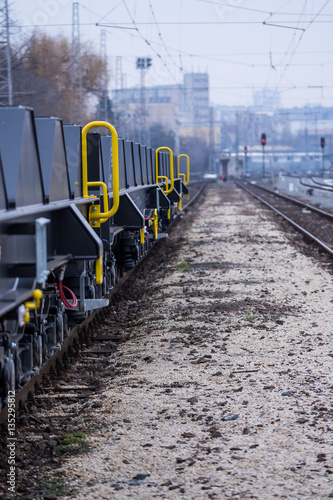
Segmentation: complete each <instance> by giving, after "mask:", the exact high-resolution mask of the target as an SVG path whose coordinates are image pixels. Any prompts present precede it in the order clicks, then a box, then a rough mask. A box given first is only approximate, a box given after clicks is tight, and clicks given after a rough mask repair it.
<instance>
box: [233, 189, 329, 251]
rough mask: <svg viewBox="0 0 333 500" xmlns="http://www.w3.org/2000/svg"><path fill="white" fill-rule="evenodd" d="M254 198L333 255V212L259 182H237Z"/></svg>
mask: <svg viewBox="0 0 333 500" xmlns="http://www.w3.org/2000/svg"><path fill="white" fill-rule="evenodd" d="M237 185H238V186H239V187H241V188H242V189H244V190H245V191H247V192H248V193H250V194H251V195H252V196H253V197H254V198H256V199H257V200H259V201H260V202H261V203H263V204H264V205H266V206H267V207H269V208H270V209H271V210H273V211H274V212H276V213H277V214H279V215H280V216H281V217H283V218H284V219H285V220H286V221H288V222H289V223H290V224H291V225H292V226H293V227H294V228H295V229H297V230H298V231H300V232H301V233H303V234H304V235H305V236H306V237H308V238H309V239H311V240H312V241H313V242H315V243H316V244H317V245H319V246H320V247H321V248H322V249H323V250H324V251H325V252H326V253H328V254H329V255H331V256H333V214H332V213H329V212H325V211H324V210H321V209H319V208H317V207H314V206H312V205H309V204H308V203H305V202H302V201H300V200H297V199H295V198H291V197H290V196H287V195H284V194H281V193H278V192H276V191H273V190H272V189H268V188H266V187H264V186H260V185H258V184H250V183H249V182H237Z"/></svg>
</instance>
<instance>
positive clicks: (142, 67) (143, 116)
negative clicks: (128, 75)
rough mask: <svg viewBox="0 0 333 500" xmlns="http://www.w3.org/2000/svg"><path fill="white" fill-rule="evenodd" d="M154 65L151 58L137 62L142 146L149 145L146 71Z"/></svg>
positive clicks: (144, 58) (140, 59) (139, 59)
mask: <svg viewBox="0 0 333 500" xmlns="http://www.w3.org/2000/svg"><path fill="white" fill-rule="evenodd" d="M151 65H152V59H151V57H138V58H137V60H136V68H137V69H139V70H140V71H141V98H140V101H141V113H140V114H141V134H140V135H141V144H146V143H147V138H148V137H147V130H146V127H147V124H146V89H145V79H146V71H147V69H148V68H150V66H151Z"/></svg>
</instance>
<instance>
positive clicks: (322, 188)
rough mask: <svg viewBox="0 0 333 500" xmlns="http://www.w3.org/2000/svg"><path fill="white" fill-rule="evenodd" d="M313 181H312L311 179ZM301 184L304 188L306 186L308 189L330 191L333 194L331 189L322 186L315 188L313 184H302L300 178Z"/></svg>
mask: <svg viewBox="0 0 333 500" xmlns="http://www.w3.org/2000/svg"><path fill="white" fill-rule="evenodd" d="M311 180H312V179H311ZM299 183H300V184H301V185H302V186H306V187H309V188H312V189H321V190H322V191H328V192H329V193H333V189H329V187H328V186H327V189H326V188H325V187H320V186H315V185H313V184H306V183H305V182H302V179H301V178H299Z"/></svg>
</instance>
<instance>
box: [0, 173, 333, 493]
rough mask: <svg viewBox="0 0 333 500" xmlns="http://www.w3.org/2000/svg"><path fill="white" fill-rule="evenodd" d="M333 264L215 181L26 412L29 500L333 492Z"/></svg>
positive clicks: (19, 432) (20, 449)
mask: <svg viewBox="0 0 333 500" xmlns="http://www.w3.org/2000/svg"><path fill="white" fill-rule="evenodd" d="M332 270H333V266H332V260H331V257H330V256H329V255H327V254H325V253H323V252H322V251H321V250H320V249H318V248H317V247H316V246H314V245H313V244H312V243H311V242H310V241H309V240H308V239H304V237H303V236H302V235H300V234H299V233H297V232H296V231H295V230H294V229H293V228H292V227H291V226H290V225H289V224H287V223H286V222H281V219H280V217H279V216H277V215H275V214H273V213H272V212H270V211H269V209H268V208H267V207H263V205H261V204H260V203H259V201H257V200H255V199H253V198H252V197H251V196H250V195H249V194H248V193H247V192H245V191H244V190H241V189H239V188H237V187H236V186H235V185H234V184H233V183H232V182H227V183H223V185H220V184H218V183H217V184H215V183H211V184H209V185H208V186H207V187H206V188H205V191H204V193H203V194H202V195H201V197H200V198H199V199H198V200H197V201H196V203H195V204H193V205H192V206H191V207H190V208H189V209H188V210H187V212H186V213H185V214H184V215H183V217H182V219H181V220H178V221H177V224H176V225H175V227H173V228H172V229H171V231H170V234H169V236H168V238H166V239H164V240H161V241H160V242H158V243H157V244H156V245H155V246H154V248H153V251H152V252H151V255H149V256H148V258H146V259H145V260H144V261H143V262H142V263H141V265H140V266H138V267H137V268H136V269H135V270H134V272H133V273H131V275H130V276H129V278H128V279H127V280H126V281H125V282H124V284H123V286H121V287H119V289H118V290H117V292H116V293H115V294H114V296H113V297H112V298H111V302H110V305H109V306H108V308H105V309H104V310H103V311H101V312H100V313H98V314H97V315H96V316H95V319H94V320H93V322H91V323H90V324H88V325H87V326H86V327H85V328H84V329H83V334H82V336H81V339H80V344H81V345H80V346H77V349H76V351H77V352H76V354H75V353H72V356H71V357H70V358H69V359H68V362H67V365H68V366H67V369H66V370H64V369H61V370H59V371H58V374H57V373H56V370H54V371H53V372H51V373H50V375H49V376H48V378H47V379H45V380H44V383H43V384H42V385H41V386H39V387H37V390H36V392H35V394H33V395H32V396H31V397H30V399H28V401H26V403H24V405H22V407H21V409H20V410H19V412H18V414H17V427H16V437H17V441H16V467H17V469H18V472H17V477H16V480H17V485H16V497H17V498H25V499H34V498H46V499H49V500H52V499H56V498H68V499H70V498H75V499H78V500H79V499H87V498H88V499H90V498H101V499H110V498H114V499H119V500H120V499H127V498H133V497H136V498H138V499H147V498H164V499H178V498H184V499H192V498H193V499H202V498H210V499H213V498H216V499H224V498H258V499H263V498H265V499H270V498H286V499H289V498H293V499H302V500H303V499H310V498H320V499H326V498H331V497H333V475H332V473H333V452H332V449H333V447H332V445H333V422H332V417H333V406H332V393H333V386H332V358H333V342H332V324H333V313H332V291H333V282H332ZM74 356H76V357H75V358H74ZM62 368H63V367H62ZM7 455H8V453H7V449H6V443H3V449H2V451H1V458H2V460H3V462H4V468H3V470H4V472H5V473H6V474H7V470H6V466H7V464H6V462H7V458H8V456H7ZM0 491H1V495H2V497H3V498H7V497H8V498H11V496H10V494H9V492H8V487H7V486H6V483H5V482H3V483H2V485H1V490H0Z"/></svg>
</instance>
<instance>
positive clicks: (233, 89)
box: [10, 0, 333, 107]
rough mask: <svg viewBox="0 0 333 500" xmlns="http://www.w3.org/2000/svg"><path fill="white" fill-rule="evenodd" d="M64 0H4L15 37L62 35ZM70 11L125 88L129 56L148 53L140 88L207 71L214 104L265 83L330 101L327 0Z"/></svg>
mask: <svg viewBox="0 0 333 500" xmlns="http://www.w3.org/2000/svg"><path fill="white" fill-rule="evenodd" d="M72 4H73V2H72V1H70V0H47V1H41V0H31V1H30V2H29V4H27V2H25V1H23V0H13V1H12V3H11V5H10V14H11V18H12V19H13V20H14V24H15V25H18V26H21V27H22V28H21V31H20V35H19V36H20V37H22V32H23V33H26V34H29V33H31V32H32V30H34V29H38V30H40V31H43V32H46V33H47V34H50V35H53V36H54V35H57V34H59V33H62V34H64V35H66V36H67V37H68V38H69V39H71V36H72ZM263 4H264V6H263ZM79 14H80V32H81V42H82V43H84V42H87V43H89V45H91V44H93V45H94V46H95V52H96V53H99V51H100V33H101V30H102V29H105V30H106V40H107V57H108V67H109V73H110V78H109V90H113V89H114V88H115V86H116V81H115V74H116V69H115V68H116V57H117V56H122V66H123V74H124V83H125V86H127V87H132V86H139V85H140V72H139V71H138V70H137V69H136V66H135V63H136V59H137V57H151V58H152V67H151V68H149V70H148V71H147V75H146V85H147V86H153V85H162V84H176V83H181V82H182V80H183V75H184V73H188V72H208V73H209V78H210V100H211V103H212V104H215V105H218V104H220V105H233V106H235V105H243V106H251V105H253V96H254V93H255V92H256V91H261V90H264V89H267V90H269V91H274V92H275V93H276V94H277V95H278V96H279V97H280V100H281V105H282V106H283V107H293V106H303V105H321V106H333V79H332V75H333V72H332V65H333V57H332V56H333V43H332V36H331V31H332V23H333V5H332V2H330V1H329V0H312V1H309V0H279V1H273V0H268V1H266V2H262V1H261V2H260V1H259V0H248V1H247V2H245V1H244V0H221V1H219V0H169V1H168V2H167V3H165V2H163V3H162V2H157V1H156V0H114V1H108V2H106V1H105V0H94V1H92V0H81V2H79ZM13 31H15V30H13ZM15 36H17V35H15V33H14V34H13V39H14V40H15Z"/></svg>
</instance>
